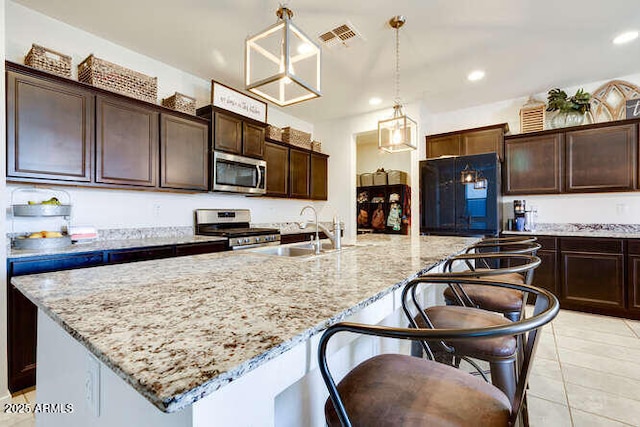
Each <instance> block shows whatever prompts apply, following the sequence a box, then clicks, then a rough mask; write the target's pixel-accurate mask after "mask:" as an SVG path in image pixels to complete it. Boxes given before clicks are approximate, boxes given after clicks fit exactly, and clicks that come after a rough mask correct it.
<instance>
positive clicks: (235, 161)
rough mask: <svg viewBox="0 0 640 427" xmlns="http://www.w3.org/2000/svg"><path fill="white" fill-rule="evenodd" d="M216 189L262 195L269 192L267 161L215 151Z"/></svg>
mask: <svg viewBox="0 0 640 427" xmlns="http://www.w3.org/2000/svg"><path fill="white" fill-rule="evenodd" d="M212 174H213V176H212V177H211V180H212V182H213V190H214V191H227V192H231V193H245V194H252V195H261V194H265V193H266V192H267V185H266V182H267V162H265V161H264V160H258V159H252V158H250V157H244V156H237V155H235V154H227V153H222V152H219V151H214V153H213V168H212Z"/></svg>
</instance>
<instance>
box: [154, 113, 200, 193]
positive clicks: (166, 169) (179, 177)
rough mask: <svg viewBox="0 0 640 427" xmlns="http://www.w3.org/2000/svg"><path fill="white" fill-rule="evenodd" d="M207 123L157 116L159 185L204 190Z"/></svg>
mask: <svg viewBox="0 0 640 427" xmlns="http://www.w3.org/2000/svg"><path fill="white" fill-rule="evenodd" d="M208 131H209V129H208V126H207V124H206V123H201V122H199V121H198V122H196V121H193V120H188V119H185V118H182V117H176V116H173V115H170V114H164V113H163V114H161V115H160V186H161V187H164V188H177V189H183V190H200V191H207V171H208V147H207V144H208Z"/></svg>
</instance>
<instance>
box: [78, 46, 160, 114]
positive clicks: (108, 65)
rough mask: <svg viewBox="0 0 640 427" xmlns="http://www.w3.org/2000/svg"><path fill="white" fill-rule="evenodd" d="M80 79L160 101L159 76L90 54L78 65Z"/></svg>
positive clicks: (135, 96) (151, 100) (113, 89)
mask: <svg viewBox="0 0 640 427" xmlns="http://www.w3.org/2000/svg"><path fill="white" fill-rule="evenodd" d="M78 80H79V81H81V82H83V83H88V84H90V85H92V86H95V87H99V88H101V89H106V90H110V91H113V92H118V93H120V94H122V95H127V96H130V97H132V98H136V99H140V100H143V101H147V102H151V103H154V104H155V103H157V102H158V78H157V77H149V76H147V75H146V74H142V73H139V72H137V71H133V70H130V69H128V68H125V67H123V66H121V65H118V64H114V63H112V62H109V61H105V60H104V59H100V58H97V57H95V56H93V55H89V56H88V57H87V59H85V60H84V61H82V62H81V63H80V64H79V65H78Z"/></svg>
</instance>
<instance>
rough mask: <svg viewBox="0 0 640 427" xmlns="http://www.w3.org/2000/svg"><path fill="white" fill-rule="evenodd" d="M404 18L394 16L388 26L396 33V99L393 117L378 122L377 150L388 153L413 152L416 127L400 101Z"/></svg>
mask: <svg viewBox="0 0 640 427" xmlns="http://www.w3.org/2000/svg"><path fill="white" fill-rule="evenodd" d="M405 22H406V19H405V17H404V16H394V17H393V18H391V19H390V20H389V25H390V26H391V28H393V29H395V31H396V97H395V101H394V105H393V115H392V116H391V118H390V119H385V120H380V121H378V149H380V150H384V151H386V152H389V153H396V152H399V151H408V150H415V149H416V148H417V147H416V138H417V131H418V125H417V124H416V122H415V121H413V120H412V119H410V118H409V117H408V116H407V115H405V114H404V112H403V111H402V103H401V101H400V36H399V30H400V27H402V26H403V25H404V23H405Z"/></svg>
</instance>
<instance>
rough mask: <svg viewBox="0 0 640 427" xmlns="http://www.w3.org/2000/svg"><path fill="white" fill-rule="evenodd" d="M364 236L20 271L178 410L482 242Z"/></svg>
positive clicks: (139, 385)
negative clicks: (304, 251) (331, 246)
mask: <svg viewBox="0 0 640 427" xmlns="http://www.w3.org/2000/svg"><path fill="white" fill-rule="evenodd" d="M477 240H478V239H476V238H465V237H442V236H429V237H413V238H412V237H407V236H393V235H363V236H359V237H358V240H357V246H356V247H352V248H347V249H345V250H343V251H342V252H337V253H328V254H323V255H320V256H317V257H312V258H310V259H295V258H286V257H275V256H271V255H265V254H259V253H254V252H251V251H246V250H245V251H235V252H220V253H213V254H204V255H197V256H188V257H180V258H169V259H163V260H154V261H145V262H137V263H130V264H120V265H109V266H101V267H93V268H87V269H79V270H69V271H60V272H55V273H46V274H38V275H30V276H20V277H13V278H12V283H13V284H14V285H15V286H17V287H18V289H19V290H20V291H22V292H23V293H24V294H25V295H26V296H27V297H28V298H29V299H30V300H31V301H33V302H34V303H35V304H36V305H37V306H38V307H39V308H40V309H41V310H42V311H43V312H44V313H46V314H47V315H48V316H49V317H51V319H53V321H54V322H56V323H57V324H58V325H60V326H62V328H64V329H65V330H66V331H67V332H68V333H69V334H70V335H71V336H72V337H73V338H75V340H77V341H78V342H80V343H81V344H82V345H84V346H85V347H86V348H87V349H88V350H89V351H90V352H92V353H93V354H94V355H95V356H96V357H98V358H99V359H100V360H101V361H102V362H103V363H105V364H106V365H107V366H108V367H110V368H111V369H112V370H113V371H114V372H115V373H116V374H117V375H119V376H120V377H121V378H122V379H124V380H125V381H126V382H127V383H129V384H130V385H131V386H132V387H133V388H134V389H136V390H137V391H138V392H139V393H140V394H142V395H143V396H144V397H146V398H147V399H148V400H149V401H151V402H152V403H153V404H154V405H155V406H157V407H158V408H160V409H161V410H162V411H165V412H174V411H177V410H179V409H181V408H185V407H187V406H188V405H191V404H192V403H194V402H196V401H197V400H199V399H201V398H203V397H204V396H207V395H208V394H210V393H212V392H213V391H215V390H217V389H219V388H220V387H222V386H224V385H225V384H227V383H229V382H231V381H233V380H235V379H238V378H239V377H241V376H242V375H243V374H245V373H247V372H249V371H251V370H252V369H254V368H256V367H257V366H260V365H261V364H263V363H265V362H266V361H268V360H271V359H274V358H275V357H276V356H278V355H280V354H282V353H284V352H286V351H287V350H288V349H290V348H292V347H293V346H295V345H296V344H298V343H300V342H302V341H304V340H307V339H309V337H310V336H312V335H314V334H317V333H319V332H321V331H322V330H323V329H325V328H326V327H327V326H328V325H329V324H331V323H334V322H337V321H340V320H341V319H343V318H345V317H347V316H349V315H351V314H353V313H355V312H357V311H358V310H361V309H362V308H363V307H365V306H367V305H369V304H372V303H374V302H376V301H377V300H379V299H381V298H383V297H384V296H385V295H387V294H389V293H390V292H393V291H394V290H396V289H398V288H399V287H401V286H402V285H403V284H404V283H406V282H407V280H409V279H411V278H413V277H414V276H415V275H416V274H418V273H419V272H422V271H424V270H426V269H428V268H431V267H433V266H435V265H436V264H437V263H438V262H439V261H442V260H443V259H445V258H447V257H448V256H450V255H452V254H455V253H458V252H460V251H462V250H463V249H464V248H465V247H467V246H468V245H470V244H472V243H474V242H476V241H477Z"/></svg>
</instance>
